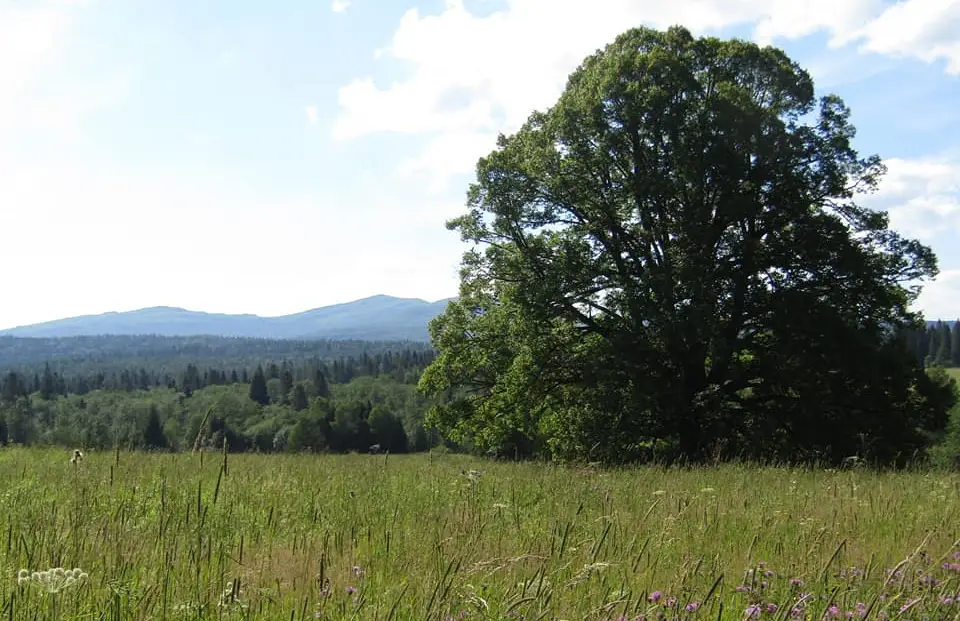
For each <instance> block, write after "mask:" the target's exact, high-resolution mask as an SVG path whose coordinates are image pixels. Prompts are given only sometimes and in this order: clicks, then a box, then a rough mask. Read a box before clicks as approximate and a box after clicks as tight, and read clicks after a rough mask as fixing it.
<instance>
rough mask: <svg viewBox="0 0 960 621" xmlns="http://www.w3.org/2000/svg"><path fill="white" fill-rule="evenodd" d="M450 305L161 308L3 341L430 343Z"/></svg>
mask: <svg viewBox="0 0 960 621" xmlns="http://www.w3.org/2000/svg"><path fill="white" fill-rule="evenodd" d="M449 301H450V300H441V301H439V302H432V303H431V302H425V301H423V300H418V299H410V298H397V297H391V296H387V295H376V296H373V297H369V298H364V299H361V300H356V301H353V302H346V303H344V304H335V305H333V306H323V307H320V308H315V309H313V310H308V311H304V312H302V313H296V314H293V315H283V316H281V317H259V316H257V315H225V314H216V313H203V312H198V311H190V310H186V309H183V308H173V307H169V306H157V307H153V308H144V309H140V310H135V311H129V312H123V313H116V312H113V313H104V314H102V315H83V316H80V317H70V318H68V319H58V320H55V321H47V322H44V323H38V324H33V325H28V326H19V327H16V328H10V329H8V330H0V336H17V337H47V338H51V337H67V336H97V335H117V334H120V335H148V334H149V335H160V336H200V335H209V336H230V337H252V338H270V339H352V340H364V341H428V340H429V338H430V337H429V334H428V332H427V324H428V323H429V322H430V320H431V319H433V318H434V317H436V316H437V315H439V314H440V313H442V312H443V310H444V308H446V306H447V303H448V302H449Z"/></svg>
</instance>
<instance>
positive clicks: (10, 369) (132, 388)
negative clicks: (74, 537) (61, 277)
mask: <svg viewBox="0 0 960 621" xmlns="http://www.w3.org/2000/svg"><path fill="white" fill-rule="evenodd" d="M432 360H433V352H432V350H431V349H430V348H429V346H427V345H426V344H423V343H378V342H361V341H285V340H266V339H239V338H220V337H182V338H181V337H157V336H143V337H139V336H138V337H132V336H98V337H70V338H61V339H29V338H12V337H5V338H0V369H2V378H0V443H13V444H22V445H61V446H70V447H73V446H76V447H81V448H87V449H107V448H112V447H115V446H119V447H122V448H132V449H163V450H191V449H193V448H194V447H203V448H206V447H214V448H217V449H220V448H222V446H223V444H224V441H225V440H226V443H227V446H228V448H229V450H231V451H259V452H276V451H297V452H300V451H329V452H348V451H368V450H371V449H372V450H383V451H390V452H394V453H398V452H399V453H402V452H408V451H423V450H427V449H429V448H432V447H434V446H437V445H438V444H439V442H440V439H439V436H438V435H437V434H436V432H431V431H428V430H427V429H425V427H424V422H423V418H424V411H425V409H426V405H427V400H426V399H425V398H424V397H422V396H420V395H418V394H417V392H416V382H417V381H418V379H419V377H420V374H421V373H422V371H423V369H424V368H425V367H426V366H427V365H428V364H429V363H430V362H431V361H432Z"/></svg>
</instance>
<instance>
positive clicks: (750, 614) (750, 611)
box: [743, 604, 763, 619]
mask: <svg viewBox="0 0 960 621" xmlns="http://www.w3.org/2000/svg"><path fill="white" fill-rule="evenodd" d="M743 614H744V616H746V618H748V619H752V618H754V617H759V616H760V615H761V614H763V611H762V610H761V609H760V606H757V605H756V604H753V605H752V606H748V607H747V609H746V610H744V611H743Z"/></svg>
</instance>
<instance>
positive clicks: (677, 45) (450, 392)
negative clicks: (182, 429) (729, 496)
mask: <svg viewBox="0 0 960 621" xmlns="http://www.w3.org/2000/svg"><path fill="white" fill-rule="evenodd" d="M849 117H850V112H849V110H848V109H847V108H846V106H845V105H844V104H843V102H842V101H841V100H840V99H839V98H838V97H836V96H833V95H828V96H824V97H821V98H819V99H817V98H816V97H815V94H814V85H813V82H812V80H811V78H810V76H809V74H808V73H807V72H806V71H805V70H803V69H802V68H801V67H800V66H798V65H797V64H796V63H795V62H793V61H791V60H790V59H789V58H788V57H787V56H786V55H785V54H784V53H783V52H782V51H780V50H777V49H774V48H772V47H759V46H757V45H755V44H753V43H749V42H745V41H740V40H729V41H724V40H719V39H716V38H694V37H693V36H691V34H690V33H689V32H688V31H687V30H685V29H683V28H671V29H669V30H668V31H666V32H660V31H656V30H650V29H646V28H638V29H633V30H630V31H628V32H626V33H624V34H623V35H621V36H619V37H618V38H617V39H616V40H615V41H614V42H612V43H611V44H610V45H608V46H607V47H606V48H605V49H603V50H601V51H598V52H597V53H596V54H594V55H592V56H590V57H589V58H587V59H586V60H585V61H584V62H583V63H582V65H581V66H580V67H579V68H578V69H577V70H576V71H575V72H574V73H573V74H572V75H571V76H570V78H569V81H568V83H567V86H566V89H565V91H564V92H563V94H562V95H561V97H560V99H559V101H557V103H556V104H555V105H554V106H553V107H552V108H550V109H549V110H547V111H546V112H536V113H534V114H532V115H531V116H530V118H529V120H528V121H527V122H526V123H525V124H524V126H523V127H522V128H521V129H520V130H519V131H518V132H517V133H515V134H514V135H512V136H501V137H500V138H499V140H498V144H497V148H496V150H494V151H493V152H492V153H490V154H489V155H488V156H487V157H484V158H482V159H481V160H480V161H479V163H478V165H477V180H476V183H474V184H473V185H472V186H471V188H470V190H469V193H468V204H469V212H468V213H467V214H465V215H463V216H462V217H460V218H457V219H456V220H453V221H452V222H450V223H449V224H448V226H449V228H452V229H455V230H457V231H459V232H460V235H461V237H462V238H463V240H465V241H467V242H470V243H473V244H474V245H475V246H474V248H472V249H471V250H470V251H468V252H467V253H465V255H464V259H463V264H462V270H461V287H460V296H459V299H458V300H457V301H455V302H453V303H451V304H450V305H449V307H448V308H447V310H446V312H445V313H444V314H443V315H441V316H440V317H438V318H437V319H435V320H434V321H433V322H432V324H431V328H430V329H431V335H432V339H433V343H434V345H435V346H436V348H437V349H438V351H439V355H438V357H437V359H436V361H435V362H434V363H433V364H432V365H431V366H430V367H429V368H428V369H427V371H426V373H425V374H424V376H423V378H422V380H421V389H422V390H424V391H425V392H427V393H429V394H432V395H436V396H441V397H442V399H441V405H439V406H437V407H435V408H434V409H433V410H432V411H431V412H430V414H429V417H430V421H431V422H432V423H433V424H434V425H436V426H437V427H438V428H440V429H441V430H443V431H444V432H445V433H446V434H447V436H448V437H450V438H451V439H453V440H455V441H457V442H460V443H461V444H463V445H465V446H472V447H474V448H476V449H477V450H480V451H492V452H496V453H500V454H507V455H511V456H512V455H515V454H516V455H532V454H549V455H551V456H554V457H561V458H590V459H601V460H606V461H621V460H632V459H641V458H645V457H650V456H654V455H661V456H664V457H668V458H677V457H684V458H686V459H690V460H704V459H708V458H712V457H715V456H717V455H720V456H723V455H731V456H732V455H737V456H745V457H764V458H777V459H789V460H798V459H800V460H805V459H826V460H833V461H837V460H840V459H842V458H843V457H845V456H848V455H852V454H859V455H862V456H864V457H869V458H872V459H876V460H879V461H884V462H890V461H894V460H897V459H904V458H907V457H910V456H912V455H914V454H916V453H917V452H918V451H922V450H923V449H924V448H925V447H926V443H927V438H929V437H930V434H931V433H932V432H935V431H937V430H940V429H942V428H943V426H944V424H945V422H946V412H947V410H948V408H949V406H950V404H951V403H952V401H953V398H954V397H953V396H952V391H951V390H950V389H949V388H948V387H945V386H943V385H941V384H938V383H935V382H932V381H931V380H930V379H929V378H928V376H927V375H926V374H925V373H924V372H923V369H922V368H921V367H920V365H919V363H918V361H917V360H916V358H915V357H913V356H911V355H910V354H909V353H908V352H907V351H906V348H905V347H904V345H903V343H902V339H901V338H900V337H899V334H900V333H902V332H903V331H904V330H906V329H910V328H916V327H917V326H918V325H919V323H918V322H919V320H920V317H918V316H917V315H916V314H915V313H913V312H911V311H910V310H909V309H908V304H909V303H910V302H911V301H912V300H914V299H915V297H916V295H917V294H918V291H919V286H918V285H917V283H918V282H920V281H921V280H923V279H925V278H931V277H933V276H934V275H935V274H936V273H937V264H936V258H935V256H934V254H933V253H932V252H931V250H930V249H929V248H927V247H925V246H923V245H921V244H920V243H918V242H916V241H914V240H909V239H904V238H903V237H901V236H900V235H898V234H897V233H896V232H894V231H892V230H890V229H889V228H888V227H887V216H886V214H885V213H882V212H877V211H871V210H868V209H865V208H863V207H861V206H859V205H858V204H857V203H856V201H855V197H856V196H857V195H858V194H859V193H863V192H869V191H871V190H873V189H874V188H875V187H876V186H877V183H878V181H879V179H880V178H881V175H882V174H883V172H884V167H883V165H882V163H881V161H880V159H879V158H878V157H876V156H873V157H867V158H861V157H860V156H859V155H858V154H857V152H856V150H855V149H854V148H853V145H852V140H853V138H854V134H855V130H854V128H853V126H852V125H851V124H850V122H849Z"/></svg>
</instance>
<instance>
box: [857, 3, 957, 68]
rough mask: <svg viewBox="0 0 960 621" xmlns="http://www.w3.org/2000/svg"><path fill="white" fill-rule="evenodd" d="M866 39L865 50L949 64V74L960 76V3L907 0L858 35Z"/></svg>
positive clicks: (895, 5) (892, 7) (883, 14)
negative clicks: (941, 61) (943, 61)
mask: <svg viewBox="0 0 960 621" xmlns="http://www.w3.org/2000/svg"><path fill="white" fill-rule="evenodd" d="M854 38H857V39H866V41H865V42H864V43H863V44H862V45H861V49H862V50H864V51H868V52H875V53H878V54H887V55H890V56H898V57H913V58H917V59H920V60H922V61H924V62H927V63H932V62H934V61H937V60H941V59H942V60H945V61H946V72H947V74H949V75H960V2H956V0H906V1H905V2H898V3H897V4H894V5H893V6H890V7H889V8H887V9H886V10H885V11H884V12H883V13H882V14H881V15H880V16H879V17H877V18H876V19H874V20H873V21H871V22H870V23H869V24H867V25H866V26H865V27H863V28H862V29H860V30H859V31H857V32H856V33H855V35H854Z"/></svg>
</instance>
